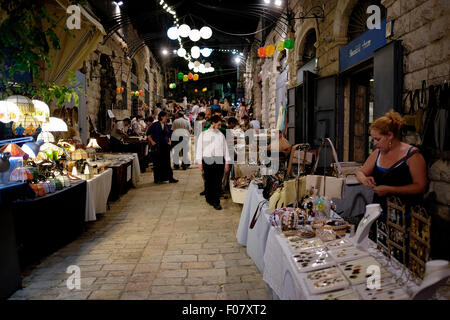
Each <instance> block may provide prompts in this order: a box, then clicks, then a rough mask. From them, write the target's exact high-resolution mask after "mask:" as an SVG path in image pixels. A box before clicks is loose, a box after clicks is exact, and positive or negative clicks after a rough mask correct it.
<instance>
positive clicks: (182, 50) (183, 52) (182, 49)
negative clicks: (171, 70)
mask: <svg viewBox="0 0 450 320" xmlns="http://www.w3.org/2000/svg"><path fill="white" fill-rule="evenodd" d="M177 54H178V56H179V57H181V58H183V57H184V56H185V55H186V49H184V48H180V49H178V50H177Z"/></svg>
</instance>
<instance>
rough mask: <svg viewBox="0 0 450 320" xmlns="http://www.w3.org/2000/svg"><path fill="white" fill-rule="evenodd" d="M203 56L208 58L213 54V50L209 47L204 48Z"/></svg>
mask: <svg viewBox="0 0 450 320" xmlns="http://www.w3.org/2000/svg"><path fill="white" fill-rule="evenodd" d="M200 52H201V54H202V56H204V57H205V58H208V57H209V56H210V55H211V52H212V50H211V49H209V48H203V49H202V50H201V51H200Z"/></svg>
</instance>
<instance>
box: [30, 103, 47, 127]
mask: <svg viewBox="0 0 450 320" xmlns="http://www.w3.org/2000/svg"><path fill="white" fill-rule="evenodd" d="M32 102H33V104H34V114H35V118H36V119H37V120H38V121H40V122H47V121H48V118H49V117H50V109H49V107H48V105H47V104H46V103H45V102H44V101H41V100H32Z"/></svg>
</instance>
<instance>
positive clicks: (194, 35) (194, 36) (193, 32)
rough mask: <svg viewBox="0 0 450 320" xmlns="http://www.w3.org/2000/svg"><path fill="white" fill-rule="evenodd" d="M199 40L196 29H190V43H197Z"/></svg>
mask: <svg viewBox="0 0 450 320" xmlns="http://www.w3.org/2000/svg"><path fill="white" fill-rule="evenodd" d="M200 38H201V36H200V31H198V30H197V29H192V30H191V32H189V39H191V41H193V42H197V41H198V40H200Z"/></svg>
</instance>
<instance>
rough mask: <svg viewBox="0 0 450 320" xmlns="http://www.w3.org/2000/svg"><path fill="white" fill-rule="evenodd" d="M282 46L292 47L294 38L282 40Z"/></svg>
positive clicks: (289, 48)
mask: <svg viewBox="0 0 450 320" xmlns="http://www.w3.org/2000/svg"><path fill="white" fill-rule="evenodd" d="M284 47H285V48H286V49H288V50H291V49H294V40H292V39H286V40H284Z"/></svg>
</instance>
